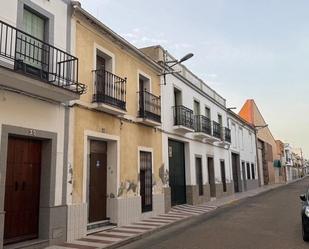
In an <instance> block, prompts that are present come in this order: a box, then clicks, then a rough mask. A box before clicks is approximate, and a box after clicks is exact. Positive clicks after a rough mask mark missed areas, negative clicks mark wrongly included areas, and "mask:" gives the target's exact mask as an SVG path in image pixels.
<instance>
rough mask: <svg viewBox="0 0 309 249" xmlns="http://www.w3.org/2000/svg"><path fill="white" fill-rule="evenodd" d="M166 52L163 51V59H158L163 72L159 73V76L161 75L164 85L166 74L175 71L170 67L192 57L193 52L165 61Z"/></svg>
mask: <svg viewBox="0 0 309 249" xmlns="http://www.w3.org/2000/svg"><path fill="white" fill-rule="evenodd" d="M166 54H167V51H164V61H160V62H161V63H162V64H163V68H164V69H163V73H162V74H160V76H163V79H164V85H166V75H167V74H172V73H175V71H174V70H173V69H172V67H174V66H176V65H177V64H180V63H182V62H184V61H187V60H189V59H190V58H192V57H193V56H194V54H193V53H188V54H186V55H185V56H184V57H182V58H181V59H180V60H170V61H167V60H166Z"/></svg>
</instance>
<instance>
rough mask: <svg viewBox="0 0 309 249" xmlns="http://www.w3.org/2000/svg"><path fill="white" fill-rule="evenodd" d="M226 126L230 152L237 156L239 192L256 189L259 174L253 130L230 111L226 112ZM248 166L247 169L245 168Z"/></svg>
mask: <svg viewBox="0 0 309 249" xmlns="http://www.w3.org/2000/svg"><path fill="white" fill-rule="evenodd" d="M228 124H229V127H230V129H231V141H232V142H231V146H230V151H231V153H233V154H234V155H235V156H237V162H238V165H239V166H240V167H239V170H240V172H238V175H239V178H240V180H241V190H242V191H246V190H250V189H253V188H257V187H258V186H259V184H258V178H259V174H260V173H259V172H258V167H257V154H256V153H257V148H256V134H255V129H254V127H252V126H251V125H249V124H248V123H246V122H245V121H244V120H242V119H241V118H240V117H239V116H238V115H237V114H236V113H233V112H231V111H229V112H228ZM248 164H249V167H247V165H248ZM243 165H244V166H243ZM236 177H237V176H236ZM234 180H235V179H234Z"/></svg>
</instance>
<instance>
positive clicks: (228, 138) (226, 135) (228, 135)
mask: <svg viewBox="0 0 309 249" xmlns="http://www.w3.org/2000/svg"><path fill="white" fill-rule="evenodd" d="M224 140H225V141H227V142H229V143H230V142H231V130H230V129H229V128H227V127H225V128H224Z"/></svg>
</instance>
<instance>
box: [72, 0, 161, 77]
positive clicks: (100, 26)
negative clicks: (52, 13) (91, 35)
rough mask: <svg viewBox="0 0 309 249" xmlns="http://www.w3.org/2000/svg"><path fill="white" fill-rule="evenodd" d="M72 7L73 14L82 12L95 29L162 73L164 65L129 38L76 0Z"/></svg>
mask: <svg viewBox="0 0 309 249" xmlns="http://www.w3.org/2000/svg"><path fill="white" fill-rule="evenodd" d="M72 7H73V9H74V12H73V16H76V15H77V14H80V15H81V16H82V17H84V18H85V20H87V21H88V23H89V24H90V25H92V26H93V27H94V28H95V29H97V30H99V31H101V32H103V33H104V34H105V35H107V36H109V37H110V38H112V39H113V40H115V41H117V42H118V43H119V44H120V45H121V46H122V48H127V50H128V51H130V52H131V53H133V54H134V55H135V56H137V57H138V58H139V59H141V60H142V61H143V62H145V63H146V64H147V65H149V66H150V67H152V68H153V69H154V70H156V71H157V72H158V73H161V72H162V70H163V67H161V66H160V65H159V64H158V63H156V62H155V61H153V60H152V59H151V58H149V57H148V56H146V55H145V54H144V53H143V52H141V51H140V50H139V49H138V48H136V47H135V46H134V45H132V44H131V43H129V42H128V41H127V40H125V39H124V38H123V37H121V36H120V35H118V34H117V33H116V32H114V31H113V30H111V29H110V28H109V27H107V26H106V25H105V24H103V23H102V22H101V21H99V20H98V19H97V18H95V17H94V16H93V15H91V14H90V13H89V12H87V11H86V10H84V9H83V8H82V7H81V6H80V4H79V3H78V2H76V1H73V2H72Z"/></svg>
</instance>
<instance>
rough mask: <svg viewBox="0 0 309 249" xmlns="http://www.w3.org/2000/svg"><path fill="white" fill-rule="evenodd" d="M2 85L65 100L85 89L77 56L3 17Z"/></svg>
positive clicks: (0, 46) (0, 45)
mask: <svg viewBox="0 0 309 249" xmlns="http://www.w3.org/2000/svg"><path fill="white" fill-rule="evenodd" d="M0 66H1V67H0V75H1V82H0V85H2V86H4V87H7V88H10V89H14V90H17V91H21V92H25V93H28V94H31V95H35V96H39V97H43V98H46V99H50V100H53V101H59V102H65V101H70V100H76V99H79V97H80V95H81V94H83V93H84V92H85V91H86V87H85V85H84V84H81V83H79V82H78V59H77V58H76V57H74V56H72V55H70V54H68V53H67V52H65V51H63V50H61V49H59V48H56V47H54V46H52V45H50V44H48V43H46V42H44V41H41V40H39V39H37V38H35V37H34V36H31V35H29V34H27V33H25V32H23V31H21V30H19V29H17V28H15V27H13V26H11V25H9V24H7V23H5V22H3V21H1V20H0Z"/></svg>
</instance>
